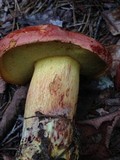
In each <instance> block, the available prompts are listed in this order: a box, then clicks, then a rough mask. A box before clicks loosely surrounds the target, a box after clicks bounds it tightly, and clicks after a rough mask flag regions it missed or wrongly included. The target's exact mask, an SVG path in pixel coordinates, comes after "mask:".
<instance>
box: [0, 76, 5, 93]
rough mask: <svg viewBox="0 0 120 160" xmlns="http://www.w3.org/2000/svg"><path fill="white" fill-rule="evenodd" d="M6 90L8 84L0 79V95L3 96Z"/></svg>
mask: <svg viewBox="0 0 120 160" xmlns="http://www.w3.org/2000/svg"><path fill="white" fill-rule="evenodd" d="M5 89H6V82H5V81H4V80H3V79H2V78H1V77H0V94H3V92H4V91H5Z"/></svg>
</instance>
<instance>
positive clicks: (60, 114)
mask: <svg viewBox="0 0 120 160" xmlns="http://www.w3.org/2000/svg"><path fill="white" fill-rule="evenodd" d="M79 71H80V65H79V64H78V62H77V61H75V60H74V59H72V58H70V57H67V56H66V57H62V56H58V57H50V58H45V59H42V60H40V61H38V62H37V63H36V64H35V70H34V74H33V77H32V80H31V84H30V87H29V91H28V95H27V100H26V106H25V115H24V116H25V120H24V127H23V133H22V140H21V149H20V153H19V156H18V157H17V160H29V159H30V160H33V159H41V160H42V159H44V160H46V159H47V157H49V158H48V159H52V158H57V157H60V158H63V159H64V160H70V159H71V157H72V159H74V160H76V159H78V152H77V151H78V150H77V145H75V146H74V149H73V148H72V149H71V148H70V146H71V144H72V143H73V123H72V122H73V118H74V115H75V112H76V104H77V97H78V90H79V74H80V73H79ZM68 148H69V149H68ZM63 153H64V154H63Z"/></svg>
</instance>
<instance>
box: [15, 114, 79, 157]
mask: <svg viewBox="0 0 120 160" xmlns="http://www.w3.org/2000/svg"><path fill="white" fill-rule="evenodd" d="M25 121H26V123H27V122H28V121H29V119H26V120H25ZM25 128H26V127H25V126H24V129H25ZM53 128H54V129H53ZM23 131H24V135H23V137H22V140H21V145H20V150H19V153H18V158H17V160H38V159H40V160H52V159H54V158H55V159H63V160H71V159H72V160H73V159H74V160H78V157H79V153H78V145H77V144H76V142H75V141H73V139H72V138H73V126H72V123H71V121H70V120H68V119H65V118H63V117H58V118H57V117H47V118H46V117H44V118H43V116H42V115H41V116H39V117H34V118H33V125H32V126H31V128H30V129H28V130H26V129H25V130H23Z"/></svg>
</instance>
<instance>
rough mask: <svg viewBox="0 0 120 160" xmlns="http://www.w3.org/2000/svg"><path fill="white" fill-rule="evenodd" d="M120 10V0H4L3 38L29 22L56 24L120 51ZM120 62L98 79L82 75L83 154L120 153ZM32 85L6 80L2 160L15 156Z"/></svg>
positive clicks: (0, 15) (79, 128) (0, 7)
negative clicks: (28, 93)
mask: <svg viewBox="0 0 120 160" xmlns="http://www.w3.org/2000/svg"><path fill="white" fill-rule="evenodd" d="M119 15H120V1H119V0H100V1H99V0H74V1H72V0H0V38H1V39H2V38H3V37H4V36H6V35H7V34H9V33H10V32H12V31H14V30H16V29H20V28H23V27H26V26H34V25H40V24H54V25H57V26H60V27H62V28H64V29H66V30H70V31H74V32H80V33H83V34H85V35H88V36H90V37H93V38H95V39H96V40H97V41H99V42H100V43H101V44H103V45H104V46H105V47H106V48H107V49H108V50H109V51H110V54H112V55H119V54H120V16H119ZM118 57H119V56H118ZM118 61H119V60H118ZM115 64H116V63H115ZM116 65H117V66H118V64H116ZM116 68H117V67H113V68H112V69H111V70H110V73H109V74H107V75H104V76H102V77H101V78H99V79H97V80H96V79H93V80H88V79H86V78H85V77H82V78H81V89H80V96H79V100H78V109H77V115H76V118H75V121H76V126H75V129H76V133H77V140H79V146H80V160H88V159H89V160H104V159H105V160H119V159H120V120H119V119H120V83H119V79H117V80H116ZM119 74H120V73H119V72H118V77H120V76H119ZM28 85H29V84H27V85H26V86H16V85H11V84H8V83H6V82H4V81H3V80H0V160H14V159H15V154H16V151H17V150H18V148H19V143H20V139H21V133H22V126H23V119H24V118H23V114H24V104H25V99H26V92H27V88H28ZM11 106H12V110H11V109H10V107H11ZM10 114H11V116H10V118H8V117H9V115H10ZM7 118H8V119H10V121H9V123H8V122H7V121H6V119H7Z"/></svg>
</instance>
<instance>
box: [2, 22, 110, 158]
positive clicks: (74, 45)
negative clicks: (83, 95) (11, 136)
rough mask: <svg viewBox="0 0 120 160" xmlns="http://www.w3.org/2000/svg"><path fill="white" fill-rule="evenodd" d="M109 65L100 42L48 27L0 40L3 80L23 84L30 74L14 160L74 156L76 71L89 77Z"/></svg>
mask: <svg viewBox="0 0 120 160" xmlns="http://www.w3.org/2000/svg"><path fill="white" fill-rule="evenodd" d="M110 64H111V57H110V55H109V53H108V52H107V50H106V49H105V48H104V47H103V46H102V45H101V44H100V43H98V42H96V41H95V40H94V39H92V38H89V37H87V36H85V35H82V34H79V33H74V32H69V31H65V30H62V29H60V28H59V27H57V26H53V25H41V26H33V27H26V28H23V29H20V30H16V31H14V32H12V33H10V34H9V35H7V36H6V37H5V38H3V39H2V40H1V41H0V74H1V75H2V77H3V79H4V80H6V81H7V82H9V83H13V84H20V85H22V84H25V83H27V82H28V81H29V80H30V79H31V77H32V80H31V82H30V87H29V91H28V95H27V100H26V106H25V114H24V126H23V133H22V140H21V150H20V154H19V156H18V157H17V160H29V159H30V160H32V159H44V160H45V159H47V158H48V157H49V158H48V159H50V158H51V159H52V158H57V157H61V158H63V159H65V160H70V159H74V160H75V159H78V148H77V145H75V144H74V149H73V148H72V149H71V144H73V139H72V138H73V121H74V120H73V119H74V116H75V112H76V104H77V98H78V91H79V74H84V75H86V76H91V77H92V76H95V75H98V74H100V73H101V72H103V71H105V70H106V68H107V67H108V65H110Z"/></svg>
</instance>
